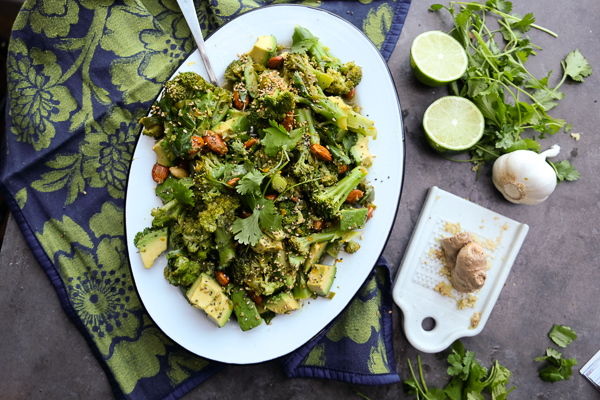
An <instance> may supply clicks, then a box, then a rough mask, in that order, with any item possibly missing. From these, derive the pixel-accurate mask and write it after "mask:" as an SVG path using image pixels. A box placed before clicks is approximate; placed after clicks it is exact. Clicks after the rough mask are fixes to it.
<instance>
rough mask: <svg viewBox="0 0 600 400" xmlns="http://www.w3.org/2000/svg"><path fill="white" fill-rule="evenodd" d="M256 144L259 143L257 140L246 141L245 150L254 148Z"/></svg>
mask: <svg viewBox="0 0 600 400" xmlns="http://www.w3.org/2000/svg"><path fill="white" fill-rule="evenodd" d="M256 142H258V139H257V138H251V139H248V140H246V143H244V148H245V149H246V150H248V149H249V148H250V147H252V146H254V145H255V144H256Z"/></svg>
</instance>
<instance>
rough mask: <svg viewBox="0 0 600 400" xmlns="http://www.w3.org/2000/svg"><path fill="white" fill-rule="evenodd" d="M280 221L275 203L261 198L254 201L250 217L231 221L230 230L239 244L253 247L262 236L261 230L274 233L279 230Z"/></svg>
mask: <svg viewBox="0 0 600 400" xmlns="http://www.w3.org/2000/svg"><path fill="white" fill-rule="evenodd" d="M281 220H282V217H281V214H280V213H279V211H278V210H277V208H276V207H275V203H274V202H273V201H272V200H268V199H265V198H261V199H258V200H257V201H256V205H255V206H254V210H253V211H252V215H251V216H249V217H248V218H237V219H236V220H235V221H233V224H232V225H231V230H232V232H233V233H234V234H235V237H234V238H235V240H237V241H238V242H239V243H241V244H249V245H251V246H254V245H255V244H256V243H258V241H259V240H260V238H261V237H262V235H263V233H262V231H261V228H262V229H264V230H265V231H269V232H275V231H277V230H279V229H281Z"/></svg>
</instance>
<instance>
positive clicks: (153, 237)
mask: <svg viewBox="0 0 600 400" xmlns="http://www.w3.org/2000/svg"><path fill="white" fill-rule="evenodd" d="M167 236H168V228H166V227H165V228H162V229H158V230H144V231H143V232H140V233H138V234H137V235H136V237H135V239H134V240H133V242H134V244H135V247H137V248H138V249H139V250H140V256H141V257H142V263H144V267H145V268H146V269H148V268H150V267H151V266H152V264H154V261H156V259H157V258H158V256H160V255H161V254H162V253H163V252H164V251H166V250H167V247H168V240H167V239H168V237H167Z"/></svg>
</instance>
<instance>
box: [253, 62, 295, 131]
mask: <svg viewBox="0 0 600 400" xmlns="http://www.w3.org/2000/svg"><path fill="white" fill-rule="evenodd" d="M295 108H296V95H295V94H294V93H292V92H290V91H289V87H288V86H287V84H286V83H285V80H284V79H283V78H282V77H281V76H280V75H279V72H277V71H273V70H267V71H266V72H264V73H262V74H261V75H260V76H259V91H258V96H257V97H256V98H255V99H254V100H253V101H252V102H251V103H250V107H249V112H250V115H249V117H248V118H249V121H250V124H251V125H253V126H260V127H262V126H264V125H265V122H267V124H268V121H269V120H273V121H277V122H281V121H283V119H284V118H285V117H286V116H287V114H288V113H290V112H293V111H294V109H295ZM261 120H263V121H261Z"/></svg>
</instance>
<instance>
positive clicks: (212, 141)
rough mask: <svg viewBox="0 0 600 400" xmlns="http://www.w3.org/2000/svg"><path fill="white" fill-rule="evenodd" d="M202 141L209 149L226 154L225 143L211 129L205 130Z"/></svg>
mask: <svg viewBox="0 0 600 400" xmlns="http://www.w3.org/2000/svg"><path fill="white" fill-rule="evenodd" d="M204 141H205V142H206V145H207V146H208V148H209V149H211V150H212V151H213V152H215V153H217V154H221V155H224V154H227V144H226V143H225V142H224V141H223V139H221V137H220V136H219V135H217V134H216V133H215V132H213V131H206V134H205V135H204Z"/></svg>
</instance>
